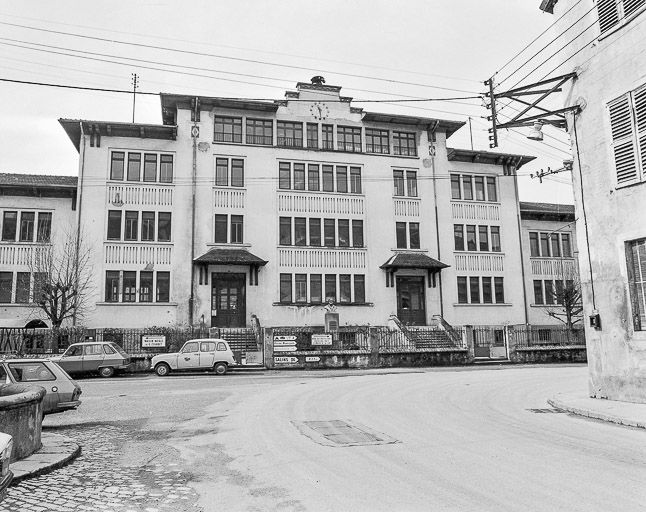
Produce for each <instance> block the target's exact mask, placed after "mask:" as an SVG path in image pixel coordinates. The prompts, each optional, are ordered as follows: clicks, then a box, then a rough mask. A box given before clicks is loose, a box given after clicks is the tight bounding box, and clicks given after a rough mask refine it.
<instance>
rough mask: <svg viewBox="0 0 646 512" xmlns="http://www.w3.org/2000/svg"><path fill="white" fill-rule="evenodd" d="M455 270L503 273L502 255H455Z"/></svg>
mask: <svg viewBox="0 0 646 512" xmlns="http://www.w3.org/2000/svg"><path fill="white" fill-rule="evenodd" d="M455 270H458V271H461V272H467V271H468V272H504V270H505V256H504V255H503V254H486V253H484V254H475V253H466V254H460V253H456V254H455Z"/></svg>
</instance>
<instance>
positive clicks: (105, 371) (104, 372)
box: [99, 366, 114, 379]
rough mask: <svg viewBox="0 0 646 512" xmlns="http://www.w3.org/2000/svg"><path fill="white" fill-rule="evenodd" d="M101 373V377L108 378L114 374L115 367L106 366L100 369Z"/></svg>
mask: <svg viewBox="0 0 646 512" xmlns="http://www.w3.org/2000/svg"><path fill="white" fill-rule="evenodd" d="M99 375H101V377H105V378H106V379H107V378H108V377H112V376H113V375H114V368H112V366H104V367H103V368H101V369H100V370H99Z"/></svg>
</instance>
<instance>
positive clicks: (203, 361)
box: [200, 341, 215, 368]
mask: <svg viewBox="0 0 646 512" xmlns="http://www.w3.org/2000/svg"><path fill="white" fill-rule="evenodd" d="M214 364H215V341H202V342H201V343H200V366H201V367H202V368H211V367H212V366H213V365H214Z"/></svg>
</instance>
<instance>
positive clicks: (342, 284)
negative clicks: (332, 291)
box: [339, 274, 352, 302]
mask: <svg viewBox="0 0 646 512" xmlns="http://www.w3.org/2000/svg"><path fill="white" fill-rule="evenodd" d="M351 277H352V276H350V274H341V275H340V276H339V302H352V280H351Z"/></svg>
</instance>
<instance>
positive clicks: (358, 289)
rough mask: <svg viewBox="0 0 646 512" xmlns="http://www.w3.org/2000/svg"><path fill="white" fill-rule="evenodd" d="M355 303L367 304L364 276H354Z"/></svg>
mask: <svg viewBox="0 0 646 512" xmlns="http://www.w3.org/2000/svg"><path fill="white" fill-rule="evenodd" d="M354 302H357V303H359V304H362V303H364V302H366V276H364V275H362V274H355V275H354Z"/></svg>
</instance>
